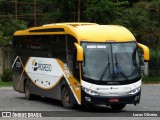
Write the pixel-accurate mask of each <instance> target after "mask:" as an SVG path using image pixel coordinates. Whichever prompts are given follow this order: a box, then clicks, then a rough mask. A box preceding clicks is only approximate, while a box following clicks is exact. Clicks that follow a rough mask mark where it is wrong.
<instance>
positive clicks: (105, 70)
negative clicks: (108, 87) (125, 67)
mask: <svg viewBox="0 0 160 120" xmlns="http://www.w3.org/2000/svg"><path fill="white" fill-rule="evenodd" d="M107 57H108V63H107V65H106V67H105V69H104V71H103V73H102V75H101V77H100V79H99V81H101V80H102V79H103V77H104V75H105V74H106V72H107V70H108V68H110V62H109V55H108V53H107Z"/></svg>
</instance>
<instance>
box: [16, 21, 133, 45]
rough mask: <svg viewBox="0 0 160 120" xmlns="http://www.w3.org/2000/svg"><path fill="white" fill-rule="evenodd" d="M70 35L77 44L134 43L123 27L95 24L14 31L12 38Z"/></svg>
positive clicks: (59, 24)
mask: <svg viewBox="0 0 160 120" xmlns="http://www.w3.org/2000/svg"><path fill="white" fill-rule="evenodd" d="M54 34H70V35H72V36H74V37H75V38H76V39H77V40H78V43H80V41H88V42H107V41H108V42H109V41H111V42H129V41H135V37H134V36H133V34H132V33H131V32H130V31H129V30H128V29H126V28H125V27H123V26H118V25H98V24H96V23H56V24H46V25H43V26H40V27H33V28H29V29H26V30H20V31H16V32H15V33H14V36H23V35H54Z"/></svg>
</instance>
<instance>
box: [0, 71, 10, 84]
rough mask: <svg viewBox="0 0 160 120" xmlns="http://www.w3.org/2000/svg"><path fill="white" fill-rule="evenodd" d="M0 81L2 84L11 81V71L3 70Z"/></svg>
mask: <svg viewBox="0 0 160 120" xmlns="http://www.w3.org/2000/svg"><path fill="white" fill-rule="evenodd" d="M1 80H2V81H3V82H9V81H12V70H11V69H6V70H4V72H3V75H2V77H1Z"/></svg>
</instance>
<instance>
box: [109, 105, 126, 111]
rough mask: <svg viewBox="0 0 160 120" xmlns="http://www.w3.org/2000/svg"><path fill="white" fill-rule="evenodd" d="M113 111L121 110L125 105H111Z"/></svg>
mask: <svg viewBox="0 0 160 120" xmlns="http://www.w3.org/2000/svg"><path fill="white" fill-rule="evenodd" d="M110 106H111V108H112V109H113V110H122V109H123V108H124V107H125V106H126V104H112V105H110Z"/></svg>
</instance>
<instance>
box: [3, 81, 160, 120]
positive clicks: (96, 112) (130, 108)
mask: <svg viewBox="0 0 160 120" xmlns="http://www.w3.org/2000/svg"><path fill="white" fill-rule="evenodd" d="M0 111H48V112H45V113H44V115H46V116H47V114H48V116H52V115H53V114H57V115H55V117H54V119H57V120H62V119H64V118H65V117H67V118H68V119H69V120H72V119H74V117H78V118H76V120H77V119H80V120H82V119H87V120H90V119H91V120H93V119H95V120H96V119H97V117H95V116H98V118H99V119H106V117H107V116H108V117H107V119H108V118H109V119H113V120H116V119H117V120H119V119H120V118H122V117H120V116H121V115H122V116H123V115H124V116H125V115H126V117H124V118H125V119H128V120H131V119H133V120H134V119H135V120H136V118H137V117H131V118H130V117H127V115H131V114H134V113H135V114H136V112H135V111H145V112H143V114H144V113H148V111H151V112H153V113H155V111H160V84H158V85H142V95H141V102H140V104H138V105H137V106H134V105H127V106H126V107H125V108H124V109H123V110H122V111H120V112H114V111H112V110H111V109H110V107H106V106H95V107H81V106H76V107H75V108H74V109H72V110H69V109H65V108H63V107H62V104H61V102H60V101H57V100H53V99H49V98H41V99H37V100H32V101H29V100H26V99H25V98H24V94H23V93H18V92H16V91H14V90H13V88H12V87H0ZM53 111H54V112H53ZM151 112H149V113H151ZM138 114H139V113H138ZM71 116H72V117H71ZM73 116H74V117H73ZM111 116H115V117H116V116H118V117H116V118H113V117H111ZM119 117H120V118H119ZM124 118H123V119H124ZM0 119H1V118H0ZM3 119H4V118H3ZM16 119H17V118H16ZM34 119H36V118H34ZM47 119H51V117H48V118H47ZM139 119H144V120H146V119H148V120H149V119H151V117H139ZM156 119H157V120H158V119H159V118H158V117H154V118H153V120H156Z"/></svg>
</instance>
